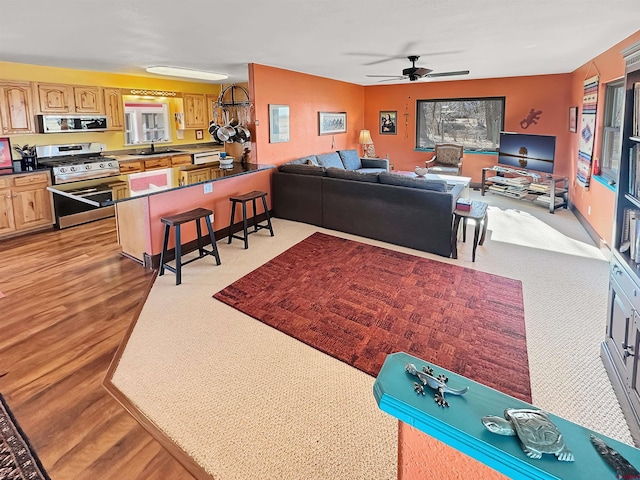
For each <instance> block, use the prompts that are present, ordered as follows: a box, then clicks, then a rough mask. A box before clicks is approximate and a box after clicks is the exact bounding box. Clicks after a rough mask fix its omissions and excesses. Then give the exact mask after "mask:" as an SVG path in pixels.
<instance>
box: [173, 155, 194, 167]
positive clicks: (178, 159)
mask: <svg viewBox="0 0 640 480" xmlns="http://www.w3.org/2000/svg"><path fill="white" fill-rule="evenodd" d="M192 163H193V162H192V158H191V155H176V156H174V157H171V166H172V167H175V166H177V165H191V164H192Z"/></svg>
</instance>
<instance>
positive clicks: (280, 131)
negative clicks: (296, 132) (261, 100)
mask: <svg viewBox="0 0 640 480" xmlns="http://www.w3.org/2000/svg"><path fill="white" fill-rule="evenodd" d="M289 139H290V137H289V105H269V143H280V142H288V141H289Z"/></svg>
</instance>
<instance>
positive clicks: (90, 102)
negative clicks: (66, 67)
mask: <svg viewBox="0 0 640 480" xmlns="http://www.w3.org/2000/svg"><path fill="white" fill-rule="evenodd" d="M34 92H35V95H36V105H35V107H36V109H37V113H99V114H104V113H105V112H104V101H103V98H102V87H94V86H79V85H63V84H52V83H36V84H34Z"/></svg>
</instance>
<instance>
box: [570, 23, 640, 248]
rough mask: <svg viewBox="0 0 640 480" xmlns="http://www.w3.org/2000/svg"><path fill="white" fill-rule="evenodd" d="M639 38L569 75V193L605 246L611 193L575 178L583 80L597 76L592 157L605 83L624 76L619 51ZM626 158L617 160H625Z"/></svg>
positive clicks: (597, 140) (598, 142) (612, 204)
mask: <svg viewBox="0 0 640 480" xmlns="http://www.w3.org/2000/svg"><path fill="white" fill-rule="evenodd" d="M638 41H640V30H639V31H637V32H636V33H634V34H633V35H631V36H630V37H627V38H626V39H624V40H623V41H622V42H620V43H618V44H616V45H614V46H613V47H611V48H609V49H608V50H606V51H605V52H603V53H601V54H600V55H598V56H597V57H595V58H594V59H592V60H591V61H589V62H587V63H585V64H584V65H582V66H581V67H579V68H578V69H576V70H575V71H574V72H573V73H572V74H571V91H570V101H571V104H572V105H573V106H578V107H579V109H578V133H573V134H571V135H572V138H571V142H570V152H569V155H570V157H571V159H572V163H571V167H572V169H571V182H570V184H569V196H570V198H571V202H572V203H573V205H574V206H575V208H576V209H577V210H578V211H579V212H580V214H582V216H583V217H584V218H586V220H587V221H588V222H589V225H591V227H592V228H593V229H594V230H595V231H596V232H597V233H598V235H599V236H600V237H601V238H602V239H603V240H604V241H605V242H606V243H607V244H608V245H609V246H611V244H612V235H613V219H614V209H615V193H614V192H613V191H612V190H610V189H609V188H607V187H605V186H604V185H602V184H600V183H598V182H597V181H595V180H594V179H592V180H591V182H590V185H589V188H583V187H581V186H580V185H578V184H577V182H576V181H575V177H576V162H577V158H578V147H579V146H580V137H579V130H580V116H581V114H582V92H583V82H584V80H585V79H587V78H589V77H592V76H593V75H599V77H600V79H599V89H598V107H597V111H596V138H595V141H594V145H593V152H594V153H593V155H594V157H598V158H599V157H600V156H601V155H600V151H601V148H602V127H603V121H604V120H603V119H604V107H605V98H604V97H605V91H606V84H607V83H608V82H611V81H613V80H616V79H619V78H622V77H623V76H624V70H625V66H624V60H623V58H622V54H621V51H622V50H623V49H624V48H626V47H628V46H630V45H632V44H634V43H636V42H638ZM625 161H626V159H624V158H623V159H621V162H625Z"/></svg>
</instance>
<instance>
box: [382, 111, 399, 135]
mask: <svg viewBox="0 0 640 480" xmlns="http://www.w3.org/2000/svg"><path fill="white" fill-rule="evenodd" d="M397 133H398V111H397V110H386V111H382V112H380V135H396V134H397Z"/></svg>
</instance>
